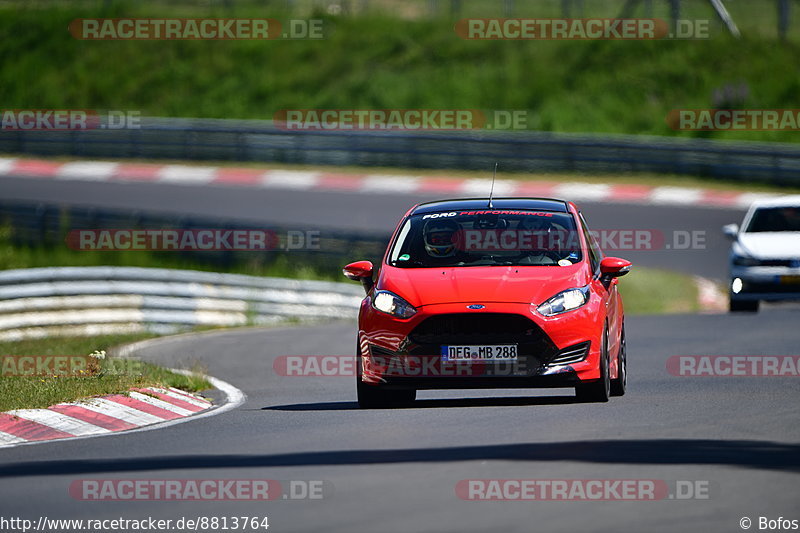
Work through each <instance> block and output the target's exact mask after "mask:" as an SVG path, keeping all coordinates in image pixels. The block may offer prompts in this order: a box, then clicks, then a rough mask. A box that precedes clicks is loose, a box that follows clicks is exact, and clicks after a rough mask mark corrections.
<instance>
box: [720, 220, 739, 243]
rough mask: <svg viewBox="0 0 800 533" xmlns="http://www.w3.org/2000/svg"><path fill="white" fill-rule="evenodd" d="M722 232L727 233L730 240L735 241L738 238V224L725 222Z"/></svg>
mask: <svg viewBox="0 0 800 533" xmlns="http://www.w3.org/2000/svg"><path fill="white" fill-rule="evenodd" d="M722 233H724V234H725V235H727V236H728V237H729V238H730V239H731V240H733V241H735V240H736V239H738V238H739V226H737V225H736V224H726V225H725V226H722Z"/></svg>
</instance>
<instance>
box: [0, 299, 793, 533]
mask: <svg viewBox="0 0 800 533" xmlns="http://www.w3.org/2000/svg"><path fill="white" fill-rule="evenodd" d="M798 319H800V313H798V312H797V311H793V310H790V311H785V310H782V311H778V310H769V311H767V312H764V313H761V314H759V315H757V316H754V317H750V316H735V317H731V316H728V315H704V316H671V317H631V318H629V319H628V320H629V321H628V332H629V333H628V335H629V361H630V363H629V369H630V383H631V385H630V389H629V393H628V394H627V395H626V396H624V397H622V398H615V399H612V401H611V402H610V403H608V404H577V403H573V398H572V392H571V391H569V390H565V391H564V392H563V393H561V392H560V391H559V390H555V391H553V392H541V391H534V392H533V393H531V394H530V395H528V394H526V393H525V392H524V391H519V392H508V391H487V392H477V391H459V392H436V391H434V392H425V393H422V394H421V395H420V396H421V398H422V399H421V400H420V401H418V402H417V404H416V405H415V406H414V407H413V408H409V409H399V410H388V411H387V410H377V411H363V410H359V409H357V407H356V404H355V402H354V387H353V378H352V377H319V378H311V377H282V376H278V375H276V374H275V373H274V372H273V370H272V361H273V359H274V358H275V357H276V356H279V355H286V354H304V355H305V354H337V355H338V354H349V353H351V350H352V346H353V338H354V337H353V324H351V323H341V324H331V325H322V326H316V327H310V328H305V329H303V330H302V331H299V330H296V329H293V328H282V329H274V330H266V329H254V330H243V331H230V332H223V333H213V334H205V335H202V336H199V337H197V336H194V337H192V336H187V337H183V338H180V339H174V340H167V341H164V342H162V343H159V344H158V345H157V346H155V347H152V348H150V349H147V350H146V351H145V352H143V353H142V354H141V355H142V356H143V357H146V358H147V359H153V360H157V361H161V362H164V363H167V364H170V363H177V362H182V361H187V360H199V361H202V362H203V363H205V364H206V365H207V366H208V368H209V370H210V372H211V373H212V374H213V375H216V376H218V377H220V378H222V379H224V380H226V381H228V382H230V383H235V384H236V385H237V386H238V387H240V388H241V389H242V390H244V391H245V392H246V393H247V395H248V399H247V402H246V403H245V404H244V405H243V406H241V407H240V408H239V409H237V410H235V411H232V412H229V413H225V414H222V415H220V416H215V417H210V418H204V419H200V420H197V421H190V422H187V423H184V424H179V425H177V426H172V427H168V428H165V429H160V430H156V431H149V432H143V433H133V434H127V435H125V434H122V435H116V436H111V437H103V438H96V439H88V440H79V441H72V442H60V443H58V442H55V443H47V444H38V445H33V446H23V447H19V448H13V449H8V450H2V452H0V460H1V461H2V462H1V463H0V478H2V483H0V501H5V502H9V501H13V502H15V504H14V509H13V511H14V514H16V515H18V516H23V517H29V518H31V519H33V520H36V519H37V517H38V516H40V515H43V516H47V517H49V518H59V517H60V518H95V519H97V518H114V517H124V518H129V519H131V518H140V517H144V516H157V517H161V518H165V519H167V518H169V519H177V518H179V517H181V516H190V517H194V516H231V515H249V516H253V515H268V516H269V517H270V526H271V529H270V531H342V532H345V531H375V530H379V531H398V532H399V531H437V532H438V531H441V532H449V531H520V532H527V531H564V532H574V531H706V532H711V531H720V532H723V531H736V530H739V525H738V522H739V520H740V518H742V517H743V516H749V517H751V518H754V519H755V517H758V516H767V517H773V518H777V517H778V516H784V517H791V516H792V514H793V513H795V514H796V513H797V501H796V496H795V492H794V489H795V487H796V484H797V475H798V472H800V444H798V443H799V442H800V428H798V425H797V414H796V399H797V392H798V390H797V381H796V379H797V378H775V377H769V378H752V377H751V378H721V377H711V378H702V377H692V378H687V377H676V376H671V375H669V374H668V373H667V372H666V370H665V361H666V359H667V358H668V357H669V356H671V355H676V354H726V355H752V354H756V355H757V354H788V353H796V350H797V348H796V346H797V343H796V340H797V337H796V335H793V336H792V337H790V336H788V335H787V334H786V332H787V331H791V328H793V327H794V325H796V324H797V321H798ZM709 332H714V334H713V335H712V336H710V335H709ZM187 478H188V479H219V478H222V479H275V480H283V481H287V480H322V481H324V482H325V487H326V490H325V492H326V494H325V499H322V500H307V501H288V500H277V501H271V502H266V503H254V502H203V503H199V502H181V503H175V502H148V501H143V502H127V501H123V502H109V501H88V502H86V501H76V500H75V499H73V498H72V497H71V496H70V495H69V492H68V491H69V487H70V484H71V483H72V482H73V481H76V480H80V479H187ZM473 478H477V479H655V480H665V481H668V482H674V481H675V480H683V481H692V482H701V483H707V485H708V487H709V499H702V500H686V501H678V500H669V499H666V500H662V501H650V502H640V501H627V502H621V501H605V502H588V501H566V502H535V501H510V502H492V501H462V500H460V499H459V498H457V496H456V493H455V485H456V483H457V482H458V481H460V480H464V479H473ZM6 514H8V513H6Z"/></svg>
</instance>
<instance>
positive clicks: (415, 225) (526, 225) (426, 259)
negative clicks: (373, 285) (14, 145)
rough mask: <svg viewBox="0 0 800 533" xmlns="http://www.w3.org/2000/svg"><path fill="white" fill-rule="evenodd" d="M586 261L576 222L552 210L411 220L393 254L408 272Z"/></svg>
mask: <svg viewBox="0 0 800 533" xmlns="http://www.w3.org/2000/svg"><path fill="white" fill-rule="evenodd" d="M582 258H583V254H582V251H581V242H580V237H579V234H578V232H577V231H576V225H575V219H574V218H573V217H572V215H571V214H568V213H554V212H550V211H525V210H518V211H511V210H486V211H447V212H441V213H428V214H425V215H413V216H411V217H409V218H408V219H407V220H406V221H405V223H404V224H403V227H402V228H401V229H400V232H399V233H398V236H397V239H396V241H395V243H394V246H393V247H392V250H391V253H390V254H389V261H388V262H389V264H390V265H392V266H396V267H405V268H419V267H422V268H425V267H431V268H432V267H448V266H492V265H524V266H554V265H562V266H567V265H570V264H573V263H576V262H579V261H580V260H581V259H582Z"/></svg>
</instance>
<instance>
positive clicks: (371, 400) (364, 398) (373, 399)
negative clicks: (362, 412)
mask: <svg viewBox="0 0 800 533" xmlns="http://www.w3.org/2000/svg"><path fill="white" fill-rule="evenodd" d="M356 357H357V358H358V364H357V365H356V368H357V372H356V395H357V397H358V406H359V407H360V408H361V409H383V408H387V407H402V406H406V405H410V404H412V403H414V400H415V399H416V398H417V391H416V390H414V389H406V390H386V389H384V388H383V387H381V386H380V385H370V384H368V383H364V382H363V381H361V357H359V356H356Z"/></svg>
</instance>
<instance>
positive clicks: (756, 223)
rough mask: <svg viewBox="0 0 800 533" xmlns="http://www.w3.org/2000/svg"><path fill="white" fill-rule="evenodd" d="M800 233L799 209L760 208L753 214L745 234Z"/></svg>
mask: <svg viewBox="0 0 800 533" xmlns="http://www.w3.org/2000/svg"><path fill="white" fill-rule="evenodd" d="M765 231H800V207H760V208H758V209H756V211H755V212H754V213H753V216H752V218H751V219H750V223H749V224H748V225H747V229H745V233H759V232H765Z"/></svg>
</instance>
